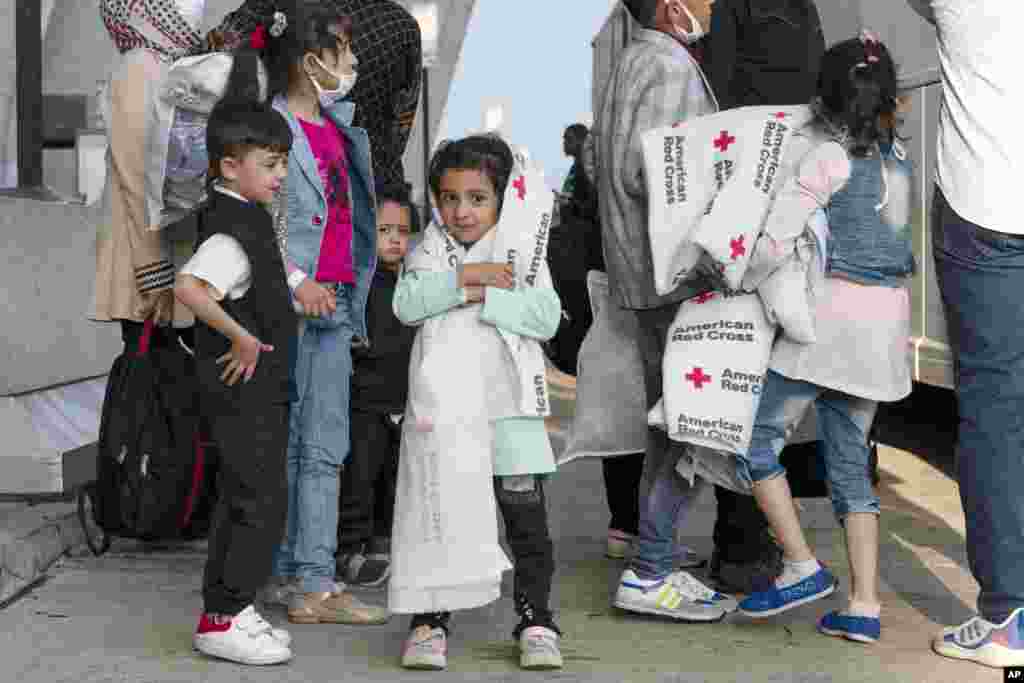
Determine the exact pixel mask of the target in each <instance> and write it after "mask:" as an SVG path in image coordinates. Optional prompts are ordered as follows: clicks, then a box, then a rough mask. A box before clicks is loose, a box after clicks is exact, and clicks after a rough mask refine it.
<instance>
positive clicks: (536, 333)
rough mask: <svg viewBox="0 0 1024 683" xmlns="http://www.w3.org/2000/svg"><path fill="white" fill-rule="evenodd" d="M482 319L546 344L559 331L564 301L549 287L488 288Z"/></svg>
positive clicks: (481, 313) (481, 314)
mask: <svg viewBox="0 0 1024 683" xmlns="http://www.w3.org/2000/svg"><path fill="white" fill-rule="evenodd" d="M480 319H481V320H483V321H484V322H485V323H490V324H491V325H494V326H495V327H498V328H501V329H503V330H506V331H508V332H513V333H515V334H520V335H522V336H524V337H530V338H532V339H537V340H539V341H547V340H548V339H551V338H552V337H554V336H555V332H557V331H558V323H559V322H560V321H561V319H562V302H561V300H560V299H559V298H558V293H557V292H555V290H554V289H552V288H550V287H528V288H525V289H515V290H507V289H498V288H497V287H488V288H487V295H486V298H485V299H484V306H483V310H482V311H481V312H480Z"/></svg>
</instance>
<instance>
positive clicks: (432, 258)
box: [405, 149, 554, 417]
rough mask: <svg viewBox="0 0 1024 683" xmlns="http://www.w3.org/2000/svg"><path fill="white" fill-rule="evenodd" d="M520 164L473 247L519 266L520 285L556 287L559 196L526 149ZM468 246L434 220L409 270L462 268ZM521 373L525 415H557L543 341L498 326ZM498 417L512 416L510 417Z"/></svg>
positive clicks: (486, 257)
mask: <svg viewBox="0 0 1024 683" xmlns="http://www.w3.org/2000/svg"><path fill="white" fill-rule="evenodd" d="M515 157H516V163H515V166H514V168H513V171H512V175H511V178H510V181H509V184H508V189H507V190H506V191H505V199H504V204H503V206H502V210H501V219H500V220H499V221H498V224H497V225H496V226H495V227H494V229H493V230H492V231H491V232H490V233H488V235H487V237H486V238H485V239H483V240H481V241H480V242H478V243H477V244H476V245H474V246H473V248H472V251H475V252H481V253H480V254H479V257H478V258H477V259H476V260H478V261H481V262H504V263H510V264H512V265H513V267H514V270H515V287H516V288H517V289H519V288H523V287H536V286H551V285H550V283H551V274H550V272H549V270H548V260H547V253H548V238H549V236H550V228H551V210H552V206H553V204H554V199H553V197H552V196H551V193H550V192H548V190H547V187H546V185H545V183H544V175H543V172H541V171H540V169H539V168H538V167H537V166H536V165H534V164H533V163H532V162H531V161H530V159H529V156H528V154H527V152H526V151H525V150H522V149H519V150H516V153H515ZM466 256H467V250H466V249H465V247H463V246H462V245H461V244H459V243H458V242H457V241H455V240H454V239H453V238H452V237H451V235H450V234H449V233H448V231H447V230H446V229H445V228H444V227H440V226H438V225H437V224H435V223H431V224H430V225H429V226H428V227H427V229H426V231H425V233H424V235H423V241H422V243H421V245H420V246H419V247H418V248H416V249H414V250H413V252H412V253H411V254H410V255H409V257H408V258H407V259H406V265H405V270H406V272H411V271H427V272H443V271H450V270H456V269H457V268H458V267H459V266H460V265H462V263H463V262H464V261H465V260H466ZM498 334H499V335H500V336H501V338H502V340H503V341H504V342H505V346H506V348H507V349H508V351H509V355H510V358H511V360H512V362H513V363H514V364H515V369H516V373H517V374H518V376H519V382H520V391H519V394H518V395H519V411H520V413H519V414H520V415H522V416H524V417H547V416H548V415H550V414H551V405H550V400H549V398H548V388H547V374H546V371H545V366H544V350H543V349H542V348H541V345H540V342H538V341H537V340H536V339H530V338H528V337H523V336H521V335H518V334H515V333H513V332H509V331H507V330H503V329H498ZM495 417H511V416H508V415H502V416H495Z"/></svg>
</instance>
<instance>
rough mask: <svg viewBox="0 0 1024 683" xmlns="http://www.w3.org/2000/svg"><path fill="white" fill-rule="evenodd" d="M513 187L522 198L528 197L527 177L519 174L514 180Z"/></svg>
mask: <svg viewBox="0 0 1024 683" xmlns="http://www.w3.org/2000/svg"><path fill="white" fill-rule="evenodd" d="M512 187H514V188H516V191H517V192H518V193H519V198H520V199H526V178H525V177H524V176H519V177H518V178H516V179H515V180H513V181H512Z"/></svg>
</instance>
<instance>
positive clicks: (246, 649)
mask: <svg viewBox="0 0 1024 683" xmlns="http://www.w3.org/2000/svg"><path fill="white" fill-rule="evenodd" d="M192 644H193V645H194V646H195V648H196V649H197V650H199V651H200V652H202V653H203V654H205V655H208V656H210V657H217V658H218V659H226V660H228V661H231V662H238V663H239V664H252V665H266V664H281V663H283V662H287V661H288V660H290V659H291V658H292V651H291V649H289V647H288V646H287V645H284V644H282V643H281V641H279V640H278V639H277V638H275V637H274V636H273V634H272V629H271V628H270V624H268V623H267V621H266V620H265V619H264V618H263V617H261V616H260V615H259V614H258V613H257V612H256V609H255V608H254V607H253V606H252V605H249V606H248V607H246V608H245V609H244V610H242V611H241V612H239V613H238V614H236V615H235V616H234V618H233V619H231V621H230V622H229V623H226V624H219V623H216V622H214V621H212V620H210V619H209V618H208V616H207V615H206V614H203V616H202V617H201V618H200V619H199V627H198V628H197V629H196V633H195V635H194V636H192Z"/></svg>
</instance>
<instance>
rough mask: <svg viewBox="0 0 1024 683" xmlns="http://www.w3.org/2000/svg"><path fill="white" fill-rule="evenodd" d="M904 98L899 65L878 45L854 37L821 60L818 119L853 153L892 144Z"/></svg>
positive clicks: (882, 46)
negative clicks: (900, 96)
mask: <svg viewBox="0 0 1024 683" xmlns="http://www.w3.org/2000/svg"><path fill="white" fill-rule="evenodd" d="M898 94H899V89H898V83H897V79H896V65H895V63H894V62H893V59H892V55H891V54H890V53H889V50H888V49H887V48H886V47H885V45H883V44H882V43H881V42H879V41H877V40H870V39H868V40H866V39H864V38H852V39H850V40H845V41H843V42H841V43H837V44H836V45H833V46H832V47H831V48H829V50H828V51H827V52H826V53H825V56H824V57H823V58H822V61H821V71H820V73H819V75H818V96H817V98H816V105H817V114H818V117H819V119H820V120H822V122H823V123H825V124H826V125H827V126H828V127H829V128H830V129H832V131H833V132H834V133H835V134H836V135H837V136H838V137H840V138H841V139H842V140H843V142H844V143H845V145H846V147H847V148H848V149H849V150H850V153H852V154H854V155H856V156H865V155H868V154H870V153H871V150H872V149H873V148H874V147H875V145H876V144H878V143H879V142H883V141H884V142H892V140H893V137H894V135H895V131H894V128H893V127H891V126H887V125H884V124H883V122H890V121H892V120H893V118H894V114H895V112H896V107H897V104H898V100H897V95H898Z"/></svg>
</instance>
